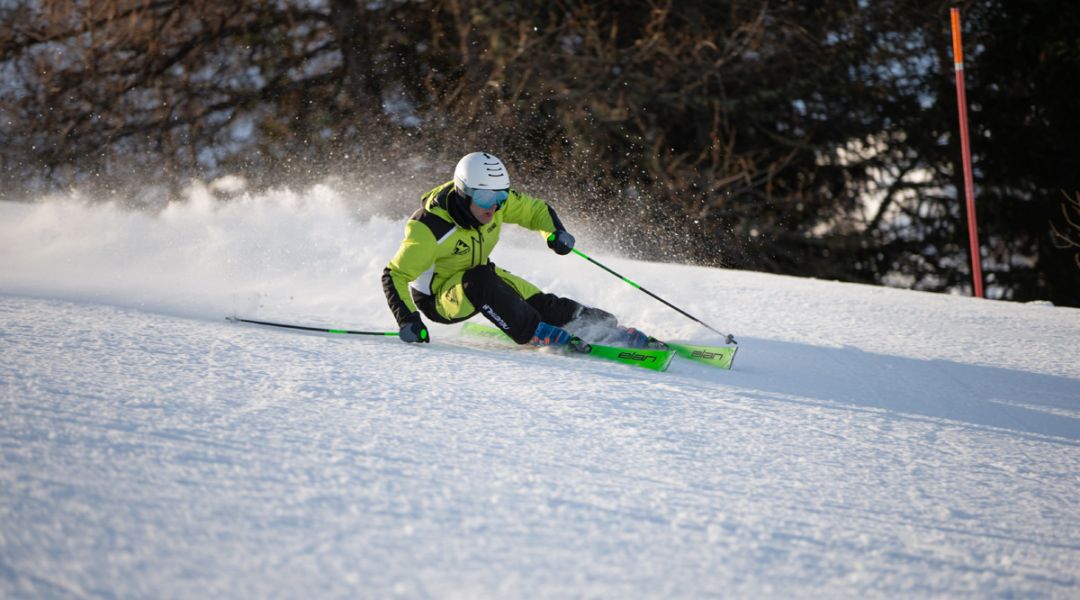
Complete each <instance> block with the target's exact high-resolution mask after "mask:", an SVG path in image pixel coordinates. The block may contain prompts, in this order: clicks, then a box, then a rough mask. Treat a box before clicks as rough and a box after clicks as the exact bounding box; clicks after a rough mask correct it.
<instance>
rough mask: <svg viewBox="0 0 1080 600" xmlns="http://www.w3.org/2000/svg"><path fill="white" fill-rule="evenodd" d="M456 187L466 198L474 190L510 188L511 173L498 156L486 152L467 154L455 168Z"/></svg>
mask: <svg viewBox="0 0 1080 600" xmlns="http://www.w3.org/2000/svg"><path fill="white" fill-rule="evenodd" d="M454 188H456V189H457V191H458V193H459V194H461V195H463V196H465V197H466V198H472V195H473V190H505V189H509V188H510V175H509V174H508V173H507V172H506V167H505V166H504V165H503V164H502V161H501V160H499V159H498V158H497V157H495V156H493V155H491V154H488V153H486V152H473V153H472V154H466V155H465V156H463V157H462V158H461V160H459V161H458V164H457V167H456V168H455V169H454Z"/></svg>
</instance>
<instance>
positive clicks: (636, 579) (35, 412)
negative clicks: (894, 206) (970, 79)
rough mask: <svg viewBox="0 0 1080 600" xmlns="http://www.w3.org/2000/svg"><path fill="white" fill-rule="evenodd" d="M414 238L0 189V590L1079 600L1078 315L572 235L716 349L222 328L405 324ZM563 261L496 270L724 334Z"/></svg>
mask: <svg viewBox="0 0 1080 600" xmlns="http://www.w3.org/2000/svg"><path fill="white" fill-rule="evenodd" d="M401 225H402V222H401V221H399V220H396V219H389V218H382V217H360V216H358V215H355V214H352V213H351V212H350V209H347V208H346V207H345V203H344V202H343V201H342V199H341V198H338V197H337V196H335V195H334V194H333V193H332V192H330V191H329V190H326V189H315V190H311V191H309V192H306V193H304V194H292V193H287V192H280V193H278V194H277V195H273V194H271V195H267V196H260V197H252V198H245V199H243V200H242V201H239V202H235V203H232V204H221V205H219V204H214V203H212V202H210V201H208V200H207V199H206V198H204V197H202V196H200V195H199V194H198V192H197V191H196V193H193V196H192V199H191V201H190V202H188V203H186V204H178V205H175V206H172V207H170V208H169V209H167V211H166V212H164V213H163V214H161V215H157V216H149V215H144V214H141V213H131V212H128V211H124V210H120V209H117V208H115V207H111V206H99V207H90V206H86V205H82V204H79V203H73V202H62V201H50V202H42V203H39V204H34V205H13V204H7V203H0V261H2V265H3V268H2V270H0V596H2V597H5V598H23V597H26V598H30V597H33V598H38V597H59V598H63V597H88V596H95V597H96V596H103V597H162V598H171V597H245V596H247V597H250V596H255V597H343V598H353V597H390V596H400V597H419V598H424V597H439V598H445V597H450V598H453V597H464V598H504V597H567V596H570V597H700V596H723V597H792V596H801V597H807V596H809V597H853V596H877V597H881V596H888V597H896V596H907V597H912V596H914V597H925V596H977V597H988V596H989V597H993V596H1025V597H1061V598H1066V597H1076V596H1077V595H1078V594H1080V571H1078V569H1077V565H1078V564H1080V542H1078V541H1077V540H1080V508H1078V504H1077V502H1076V497H1077V492H1078V489H1080V488H1078V484H1080V365H1078V363H1077V361H1076V352H1075V340H1077V339H1080V311H1077V310H1075V309H1067V308H1055V307H1046V306H1039V305H1018V304H1009V303H1000V302H986V301H977V300H972V299H968V298H958V297H950V296H943V295H931V294H923V293H915V292H907V291H902V290H892V289H884V288H875V287H868V286H857V285H849V284H838V283H834V282H822V281H814V280H804V279H793V278H785V277H775V276H768V275H761V274H755V273H740V272H730V271H723V270H716V269H705V268H698V267H689V266H678V265H661V264H655V263H644V262H635V261H629V260H624V259H619V258H618V257H615V256H610V257H609V256H603V255H598V254H591V255H593V256H595V257H596V258H598V259H600V260H602V261H604V262H605V264H610V265H611V266H612V267H613V268H615V269H616V270H618V271H619V272H621V273H624V274H626V275H628V276H630V277H631V278H632V279H634V280H635V281H637V282H639V283H640V284H642V285H643V286H645V287H646V288H648V289H650V290H653V291H655V292H657V293H660V294H661V295H662V296H663V297H665V298H668V299H670V300H671V301H673V302H675V303H676V304H677V305H680V306H681V307H683V308H685V309H686V310H688V311H689V312H691V313H692V314H695V315H699V316H701V317H702V318H703V319H704V320H706V321H707V322H713V323H717V324H720V323H723V327H724V328H727V329H730V330H732V331H733V332H735V333H736V336H737V337H738V339H739V340H740V343H741V344H740V345H741V349H740V351H739V356H738V358H737V359H736V365H735V370H733V371H730V372H726V371H717V370H710V369H709V368H708V367H704V366H700V365H696V364H692V363H686V362H675V363H673V365H672V368H671V369H670V370H669V371H668V372H667V373H653V372H649V371H644V370H635V369H632V368H629V367H623V366H620V365H612V364H610V363H605V362H601V361H594V360H589V359H582V358H580V357H576V358H571V357H563V356H558V355H554V354H551V353H548V352H544V351H533V350H518V349H507V348H505V347H501V346H495V345H491V344H484V343H482V342H475V341H470V340H465V339H463V338H461V337H459V336H458V334H457V328H455V327H444V326H439V325H432V326H431V328H432V333H433V339H434V341H435V343H434V344H432V345H431V346H419V347H418V346H409V345H405V344H401V343H399V342H397V341H396V340H393V339H381V338H355V337H341V336H324V335H306V334H297V333H292V332H283V331H278V330H271V329H265V328H259V327H254V326H246V325H234V324H229V323H226V322H225V321H224V320H223V317H224V316H225V315H226V314H228V313H230V312H233V311H239V312H241V313H243V314H244V315H245V316H250V317H255V318H260V317H261V318H267V319H281V320H287V321H290V322H299V323H307V324H313V325H330V326H340V327H353V328H362V329H386V328H388V327H389V326H390V325H391V324H392V318H391V317H390V314H389V311H388V310H387V309H386V308H385V301H384V300H383V298H382V293H381V289H380V287H379V276H380V275H381V270H382V267H383V265H384V264H385V262H386V260H387V259H388V257H389V256H390V255H391V254H392V253H393V251H394V249H395V247H396V243H397V240H398V237H399V236H400V232H401ZM571 226H572V224H571ZM589 238H590V236H589V235H588V234H587V233H586V234H584V235H581V236H580V237H579V243H580V244H582V245H583V246H585V247H584V248H583V249H585V250H586V251H587V252H588V251H589V248H588V247H587V245H588V243H589ZM572 258H573V257H556V256H555V255H553V254H551V253H550V252H549V251H548V250H547V249H546V248H544V247H543V245H542V241H538V239H537V238H534V237H533V236H532V235H531V234H521V235H510V236H508V239H506V240H505V242H504V245H501V246H500V248H499V249H498V251H497V253H496V256H495V260H496V261H497V262H499V264H500V265H501V266H506V267H508V268H510V269H511V270H513V271H515V272H518V273H519V274H522V275H524V276H526V277H528V278H530V279H531V280H533V281H534V282H536V283H537V284H539V285H541V287H544V288H546V289H550V290H551V291H554V292H556V293H562V294H566V295H570V296H573V297H577V298H579V299H582V300H583V301H587V302H590V303H593V304H596V305H599V306H602V307H605V308H608V309H609V310H613V311H614V312H616V313H617V314H619V315H620V316H621V317H622V318H624V319H625V320H628V321H631V322H633V323H634V324H636V325H639V326H641V327H642V328H643V329H645V330H646V331H649V332H651V333H657V334H659V335H663V336H667V337H669V338H670V339H683V340H703V341H716V340H715V336H714V337H713V338H709V337H708V334H707V333H703V331H704V330H702V329H701V328H700V327H698V326H697V325H695V324H694V323H692V322H690V321H688V320H686V319H685V318H683V317H681V316H680V315H678V314H676V313H674V312H673V311H671V310H670V309H668V308H666V307H664V306H662V305H660V304H659V303H656V302H655V301H653V300H651V299H649V298H647V297H644V296H643V295H642V294H641V293H640V292H638V291H636V290H632V289H629V288H628V286H626V285H624V284H621V283H620V282H618V281H617V280H615V279H614V278H612V277H610V276H608V275H607V274H604V273H601V272H599V271H598V270H597V269H596V268H595V267H593V266H591V265H589V264H587V263H585V261H580V260H578V261H574V260H573V259H572Z"/></svg>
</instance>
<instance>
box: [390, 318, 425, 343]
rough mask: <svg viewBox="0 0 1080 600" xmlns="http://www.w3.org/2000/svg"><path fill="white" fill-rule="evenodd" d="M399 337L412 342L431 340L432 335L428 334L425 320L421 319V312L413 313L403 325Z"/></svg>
mask: <svg viewBox="0 0 1080 600" xmlns="http://www.w3.org/2000/svg"><path fill="white" fill-rule="evenodd" d="M398 337H399V338H400V339H401V341H403V342H409V343H410V344H427V343H429V342H431V336H429V335H428V330H427V327H425V326H424V322H423V321H421V320H420V313H413V314H412V316H411V317H410V318H409V320H408V321H405V324H404V325H402V326H401V331H400V332H399V333H398Z"/></svg>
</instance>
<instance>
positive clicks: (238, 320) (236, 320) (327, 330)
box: [225, 317, 398, 337]
mask: <svg viewBox="0 0 1080 600" xmlns="http://www.w3.org/2000/svg"><path fill="white" fill-rule="evenodd" d="M225 320H226V321H231V322H233V323H251V324H253V325H266V326H268V327H281V328H283V329H299V330H301V331H317V332H319V333H338V334H343V335H383V336H387V337H397V335H398V332H396V331H352V330H349V329H330V328H327V327H306V326H304V325H287V324H285V323H272V322H270V321H255V320H253V319H241V318H240V317H225Z"/></svg>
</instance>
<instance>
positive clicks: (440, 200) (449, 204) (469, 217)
mask: <svg viewBox="0 0 1080 600" xmlns="http://www.w3.org/2000/svg"><path fill="white" fill-rule="evenodd" d="M435 206H438V207H439V208H441V209H443V210H445V211H446V212H447V213H448V214H449V215H450V218H451V219H453V220H454V222H455V223H457V225H458V227H462V228H464V229H479V228H480V225H481V223H480V221H478V220H477V219H476V217H474V216H473V214H472V211H470V210H469V200H468V199H467V198H465V197H464V196H462V195H461V194H459V193H457V190H455V189H454V184H453V183H451V184H450V185H448V186H447V187H446V189H445V190H443V191H442V192H440V193H439V195H438V196H436V197H435Z"/></svg>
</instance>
